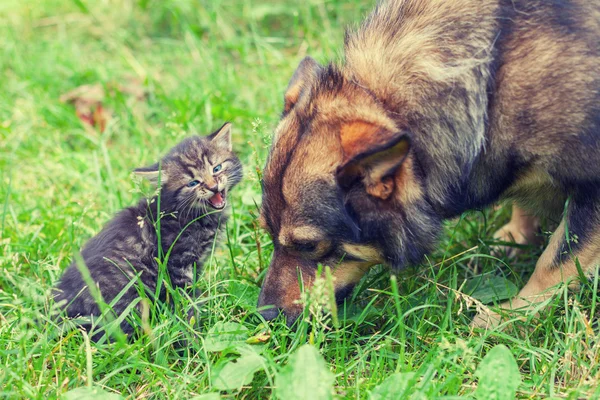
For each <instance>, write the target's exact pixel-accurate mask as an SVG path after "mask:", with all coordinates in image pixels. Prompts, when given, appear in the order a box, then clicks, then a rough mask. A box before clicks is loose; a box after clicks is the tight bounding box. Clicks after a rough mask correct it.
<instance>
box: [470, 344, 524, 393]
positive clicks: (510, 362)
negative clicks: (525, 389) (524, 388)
mask: <svg viewBox="0 0 600 400" xmlns="http://www.w3.org/2000/svg"><path fill="white" fill-rule="evenodd" d="M475 375H476V376H477V378H478V379H479V383H478V384H477V390H476V391H475V397H477V399H479V400H509V399H510V400H512V399H514V398H515V395H516V393H517V388H518V387H519V384H520V383H521V374H520V373H519V367H518V365H517V361H516V360H515V358H514V356H513V355H512V353H511V352H510V350H509V349H508V347H506V346H504V345H502V344H499V345H497V346H495V347H494V348H493V349H491V350H490V351H489V352H488V353H487V354H486V355H485V357H483V360H481V363H480V364H479V366H478V367H477V371H476V372H475Z"/></svg>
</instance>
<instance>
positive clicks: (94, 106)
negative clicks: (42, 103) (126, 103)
mask: <svg viewBox="0 0 600 400" xmlns="http://www.w3.org/2000/svg"><path fill="white" fill-rule="evenodd" d="M104 97H105V92H104V87H103V86H102V85H101V84H99V83H95V84H93V85H82V86H79V87H77V88H75V89H73V90H71V91H69V92H67V93H65V94H63V95H62V96H60V99H59V100H60V101H61V102H63V103H69V104H73V105H74V106H75V114H76V115H77V117H78V118H79V119H80V120H81V121H82V122H83V123H84V124H86V125H88V126H91V127H96V128H98V130H99V131H100V132H104V130H105V129H106V124H107V122H108V120H109V119H110V112H109V111H108V110H107V109H106V108H105V107H104V106H103V105H102V101H103V100H104Z"/></svg>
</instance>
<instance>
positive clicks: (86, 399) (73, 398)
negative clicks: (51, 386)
mask: <svg viewBox="0 0 600 400" xmlns="http://www.w3.org/2000/svg"><path fill="white" fill-rule="evenodd" d="M61 399H62V400H123V399H124V397H122V396H121V395H119V394H116V393H110V392H106V391H104V390H102V389H100V388H97V387H92V388H88V387H80V388H77V389H73V390H69V391H68V392H66V393H63V395H62V396H61Z"/></svg>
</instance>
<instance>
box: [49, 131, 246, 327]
mask: <svg viewBox="0 0 600 400" xmlns="http://www.w3.org/2000/svg"><path fill="white" fill-rule="evenodd" d="M159 166H160V170H159ZM134 172H135V173H136V174H138V175H140V176H142V177H145V178H147V179H149V180H150V181H152V182H154V183H156V184H157V186H160V188H159V190H158V192H157V194H156V195H155V196H154V197H153V198H152V199H142V200H141V201H140V202H139V203H138V205H137V206H134V207H129V208H126V209H124V210H123V211H121V212H120V213H119V214H117V216H116V217H115V218H114V219H113V220H112V221H110V222H109V223H108V224H107V225H106V226H105V227H104V228H103V229H102V231H101V232H100V233H99V234H98V235H96V236H95V237H93V238H92V239H90V240H89V242H88V243H87V244H86V245H85V246H84V248H83V250H82V252H81V256H82V258H83V261H84V262H85V265H86V267H87V269H88V270H89V274H90V276H91V279H92V280H93V282H94V283H95V285H96V287H97V288H98V289H99V291H100V294H101V295H102V298H103V300H104V302H106V303H107V304H110V303H111V301H113V300H114V299H115V298H116V296H117V295H118V294H119V293H120V292H121V291H122V290H123V289H125V287H126V286H127V285H128V284H129V282H130V281H131V280H132V279H135V280H137V279H138V278H137V277H136V276H137V275H138V274H139V279H140V280H141V282H142V283H143V286H144V289H145V290H146V292H147V293H148V294H149V295H150V297H151V296H152V295H153V294H154V293H155V292H156V287H157V283H158V282H157V281H158V279H159V276H158V275H159V266H158V263H157V258H158V259H162V260H166V261H167V272H168V274H169V278H170V281H171V285H172V286H173V287H181V288H186V287H188V286H189V285H191V284H192V282H193V281H194V280H195V273H196V271H198V272H199V271H200V270H201V267H202V263H203V261H204V259H205V257H206V256H207V255H208V254H209V252H210V250H211V248H212V244H213V241H214V239H215V236H216V235H217V233H218V231H219V227H220V226H224V223H225V220H226V218H227V215H226V214H225V213H223V212H221V211H222V210H223V209H225V207H226V205H227V194H228V192H229V191H230V190H231V188H232V187H233V186H235V185H236V184H237V183H238V182H239V181H240V180H241V178H242V166H241V163H240V160H239V159H238V158H237V157H236V155H235V154H234V153H233V152H232V149H231V124H229V123H226V124H225V125H223V126H222V127H221V128H220V129H219V130H218V131H216V132H214V133H213V134H211V135H209V136H207V137H199V136H195V137H190V138H187V139H185V140H183V141H182V142H181V143H179V144H178V145H177V146H175V147H174V148H173V149H171V150H170V152H169V153H168V154H167V155H166V156H165V157H164V158H163V159H162V161H161V162H160V163H156V164H154V165H152V166H150V167H147V168H139V169H136V170H135V171H134ZM159 183H160V185H158V184H159ZM159 205H160V209H159ZM158 221H160V224H158V223H157V222H158ZM158 226H160V246H161V249H160V251H159V236H158V235H157V232H158V231H159V230H158ZM167 254H168V256H167ZM163 286H164V285H163ZM161 296H164V292H163V293H162V295H161ZM138 297H139V293H138V289H136V284H134V285H132V286H131V287H129V288H128V289H127V291H126V292H125V293H124V295H123V296H122V297H121V298H120V299H119V300H118V301H117V303H116V304H115V305H114V306H113V311H114V312H115V313H116V314H117V315H121V314H122V313H123V311H125V309H126V308H127V306H128V305H129V304H130V303H131V302H132V301H134V300H135V299H137V298H138ZM54 298H55V300H56V301H58V302H61V304H62V307H63V308H64V309H65V311H66V315H67V316H68V317H80V316H83V317H92V318H93V317H94V316H98V315H99V314H100V308H99V306H98V304H97V303H96V301H95V300H94V297H93V296H92V294H91V293H90V291H89V290H88V288H87V285H86V283H85V280H84V278H83V277H82V275H81V273H80V271H79V269H78V267H77V265H76V263H75V262H72V263H71V265H70V266H69V268H68V269H67V270H66V272H65V273H64V275H63V277H62V279H61V280H60V282H59V283H58V284H57V285H56V287H55V289H54ZM138 309H139V308H138ZM84 327H85V328H87V329H89V327H90V326H89V325H85V326H84ZM121 328H122V329H123V331H124V332H125V333H131V332H132V331H133V327H132V326H131V325H130V324H129V323H127V322H124V323H122V324H121Z"/></svg>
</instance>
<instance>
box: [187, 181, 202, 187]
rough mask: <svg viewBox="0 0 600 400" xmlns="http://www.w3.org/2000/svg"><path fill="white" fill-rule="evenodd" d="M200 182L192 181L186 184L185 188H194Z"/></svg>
mask: <svg viewBox="0 0 600 400" xmlns="http://www.w3.org/2000/svg"><path fill="white" fill-rule="evenodd" d="M199 184H200V181H199V180H193V181H191V182H190V183H188V184H187V187H194V186H196V185H199Z"/></svg>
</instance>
